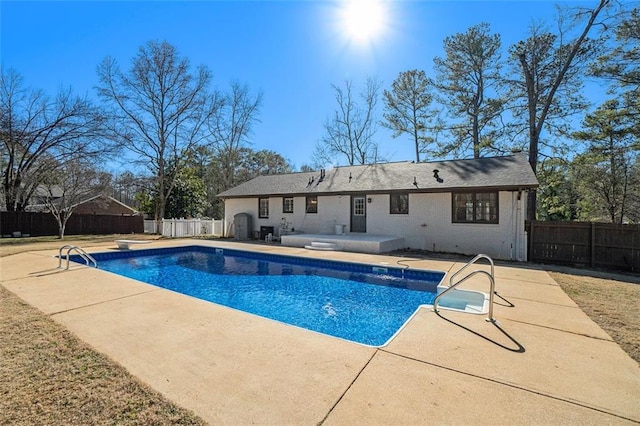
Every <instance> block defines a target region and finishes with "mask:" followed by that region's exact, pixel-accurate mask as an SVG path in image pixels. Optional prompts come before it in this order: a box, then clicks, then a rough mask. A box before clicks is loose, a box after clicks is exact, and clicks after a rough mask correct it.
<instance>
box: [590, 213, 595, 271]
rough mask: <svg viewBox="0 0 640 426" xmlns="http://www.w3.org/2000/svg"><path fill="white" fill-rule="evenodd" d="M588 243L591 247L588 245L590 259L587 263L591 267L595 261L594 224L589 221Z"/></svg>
mask: <svg viewBox="0 0 640 426" xmlns="http://www.w3.org/2000/svg"><path fill="white" fill-rule="evenodd" d="M589 243H590V244H591V247H590V249H591V250H590V252H591V259H590V262H589V265H590V266H591V267H592V268H593V266H594V265H595V263H596V224H595V222H591V239H590V241H589Z"/></svg>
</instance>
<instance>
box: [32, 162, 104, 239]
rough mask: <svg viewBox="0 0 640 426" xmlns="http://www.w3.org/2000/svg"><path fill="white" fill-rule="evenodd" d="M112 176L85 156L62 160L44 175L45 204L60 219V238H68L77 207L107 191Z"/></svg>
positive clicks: (41, 185)
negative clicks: (91, 163) (65, 234)
mask: <svg viewBox="0 0 640 426" xmlns="http://www.w3.org/2000/svg"><path fill="white" fill-rule="evenodd" d="M109 180H110V176H109V175H108V174H104V173H100V172H98V171H96V170H95V169H94V168H93V167H92V165H90V164H87V163H86V162H85V161H84V160H81V159H73V160H70V161H67V162H65V163H62V164H58V165H57V167H56V168H55V169H54V170H51V171H50V172H49V173H48V174H47V176H45V177H44V179H43V181H42V183H41V184H40V185H39V188H40V189H42V190H44V192H45V194H46V195H45V206H46V207H47V209H48V210H49V211H50V212H51V214H52V215H53V216H54V217H55V218H56V221H57V222H58V238H60V239H64V233H65V230H66V226H67V222H68V220H69V218H70V217H71V215H72V214H73V211H74V210H75V208H76V207H77V206H78V205H79V204H80V203H81V202H83V201H86V200H87V199H89V198H91V197H92V196H95V195H99V194H101V193H102V192H104V191H105V190H106V189H107V187H108V184H109Z"/></svg>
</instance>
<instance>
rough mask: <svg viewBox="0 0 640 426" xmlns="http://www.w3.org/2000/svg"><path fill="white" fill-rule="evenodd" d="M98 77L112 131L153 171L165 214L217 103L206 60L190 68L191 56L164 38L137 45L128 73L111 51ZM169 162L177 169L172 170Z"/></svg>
mask: <svg viewBox="0 0 640 426" xmlns="http://www.w3.org/2000/svg"><path fill="white" fill-rule="evenodd" d="M98 77H99V80H100V85H99V86H98V93H99V94H100V96H101V97H102V98H103V99H104V100H105V102H106V103H107V104H108V105H109V106H111V107H112V110H111V113H112V117H113V126H112V128H111V130H112V132H113V136H114V137H115V138H117V139H119V140H122V141H123V143H124V144H125V146H126V147H127V148H128V149H129V150H131V151H132V152H133V153H135V154H137V155H138V156H139V163H140V164H142V165H144V167H146V168H147V169H148V170H149V171H150V172H151V174H152V175H153V176H155V179H156V184H157V185H156V188H157V191H158V194H157V195H158V206H157V210H156V214H155V216H156V219H162V218H164V214H165V208H166V204H167V199H168V197H169V196H170V194H171V191H172V190H173V187H174V185H175V178H176V176H178V175H179V171H180V169H181V168H182V167H184V165H185V162H186V160H187V159H188V157H189V155H190V154H191V151H192V150H193V149H194V148H195V147H196V146H198V145H199V144H201V143H202V142H203V140H204V139H205V138H206V137H207V136H208V134H207V132H206V131H205V130H206V126H205V124H206V123H207V122H208V120H209V119H210V117H211V116H212V115H213V113H214V112H215V108H216V105H217V103H216V96H215V95H212V94H211V93H209V92H208V85H209V83H210V80H211V74H210V72H209V70H208V69H207V68H206V67H204V66H199V67H197V68H196V70H195V72H192V71H191V67H190V63H189V60H188V59H187V58H184V57H181V56H180V55H179V53H178V51H177V50H176V48H175V47H174V46H172V45H171V44H169V43H167V42H166V41H162V42H159V41H150V42H148V43H147V44H146V45H145V46H141V47H140V48H139V50H138V54H137V55H136V56H135V57H134V58H133V61H132V66H131V69H130V70H129V71H128V72H127V73H124V72H122V71H121V70H120V68H119V66H118V64H117V62H116V61H115V59H113V58H111V57H107V58H105V59H104V61H103V62H102V63H101V64H100V66H99V67H98ZM169 164H171V165H172V167H175V173H168V166H169Z"/></svg>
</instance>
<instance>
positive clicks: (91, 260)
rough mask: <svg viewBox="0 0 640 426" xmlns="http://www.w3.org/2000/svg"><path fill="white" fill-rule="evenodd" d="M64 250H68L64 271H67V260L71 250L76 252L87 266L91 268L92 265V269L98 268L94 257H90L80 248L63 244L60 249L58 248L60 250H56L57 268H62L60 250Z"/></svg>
mask: <svg viewBox="0 0 640 426" xmlns="http://www.w3.org/2000/svg"><path fill="white" fill-rule="evenodd" d="M64 249H68V250H67V267H66V268H65V270H68V269H69V258H70V254H71V252H72V251H73V250H75V251H76V252H78V254H79V255H80V257H81V258H82V259H83V260H84V261H85V262H86V264H87V266H91V265H90V263H93V266H94V267H96V268H97V267H98V262H97V261H96V259H94V257H93V256H91V255H90V254H89V253H87V252H86V251H84V249H83V248H82V247H78V246H74V245H71V244H65V245H63V246H62V247H60V250H58V268H61V267H62V250H64Z"/></svg>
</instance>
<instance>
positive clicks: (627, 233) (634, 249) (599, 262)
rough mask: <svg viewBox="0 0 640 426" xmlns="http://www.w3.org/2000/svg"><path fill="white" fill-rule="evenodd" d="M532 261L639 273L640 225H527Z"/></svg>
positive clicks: (567, 223) (544, 223) (536, 223)
mask: <svg viewBox="0 0 640 426" xmlns="http://www.w3.org/2000/svg"><path fill="white" fill-rule="evenodd" d="M527 232H528V239H529V260H530V261H532V262H541V263H557V264H566V265H577V266H580V265H583V266H590V267H602V268H610V269H619V270H627V271H633V272H638V271H640V225H617V224H612V223H597V222H537V221H536V222H528V223H527Z"/></svg>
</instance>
